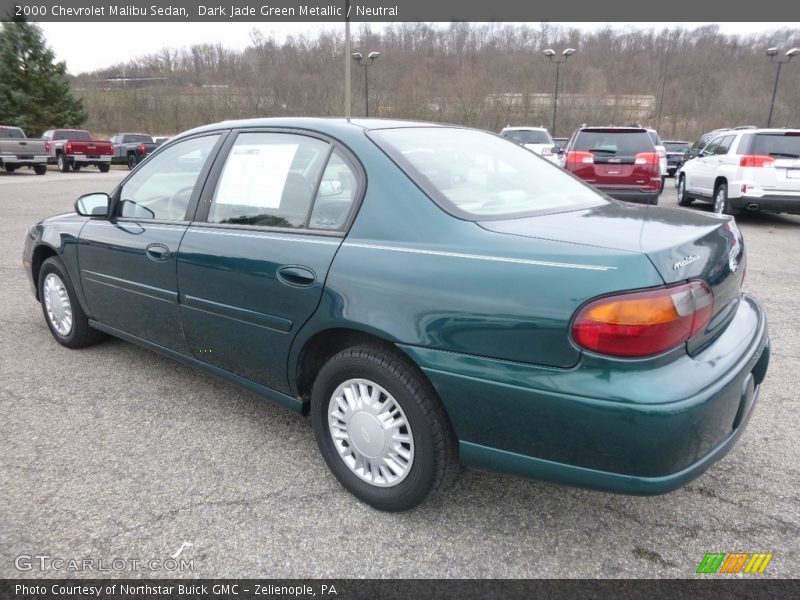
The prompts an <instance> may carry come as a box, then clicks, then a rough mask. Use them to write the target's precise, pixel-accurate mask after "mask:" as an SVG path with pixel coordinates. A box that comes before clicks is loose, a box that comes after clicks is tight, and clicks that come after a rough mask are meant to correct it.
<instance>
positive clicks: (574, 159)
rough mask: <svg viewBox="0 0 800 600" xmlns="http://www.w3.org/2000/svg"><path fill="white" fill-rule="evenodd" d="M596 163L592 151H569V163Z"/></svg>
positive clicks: (578, 164)
mask: <svg viewBox="0 0 800 600" xmlns="http://www.w3.org/2000/svg"><path fill="white" fill-rule="evenodd" d="M592 163H594V155H593V154H592V153H591V152H580V151H577V150H572V151H571V152H567V164H568V165H572V166H575V167H578V166H580V165H591V164H592Z"/></svg>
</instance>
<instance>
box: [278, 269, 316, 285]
mask: <svg viewBox="0 0 800 600" xmlns="http://www.w3.org/2000/svg"><path fill="white" fill-rule="evenodd" d="M278 279H280V280H281V281H282V282H283V283H285V284H286V285H291V286H293V287H309V286H310V285H313V284H314V281H316V279H317V276H316V275H315V274H314V271H312V270H311V269H309V268H308V267H300V266H296V265H292V266H286V267H281V268H280V269H278Z"/></svg>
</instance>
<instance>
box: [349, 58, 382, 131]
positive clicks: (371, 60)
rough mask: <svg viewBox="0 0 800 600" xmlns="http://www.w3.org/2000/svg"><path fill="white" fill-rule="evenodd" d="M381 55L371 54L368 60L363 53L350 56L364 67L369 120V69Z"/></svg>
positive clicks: (365, 104)
mask: <svg viewBox="0 0 800 600" xmlns="http://www.w3.org/2000/svg"><path fill="white" fill-rule="evenodd" d="M380 55H381V53H380V52H370V53H369V54H367V58H364V57H363V56H362V55H361V52H353V54H351V55H350V56H352V57H353V60H354V61H356V64H358V66H360V67H364V110H365V112H366V116H367V118H369V78H368V77H367V68H368V67H369V66H371V65H372V63H374V62H375V59H377V58H378V57H379V56H380Z"/></svg>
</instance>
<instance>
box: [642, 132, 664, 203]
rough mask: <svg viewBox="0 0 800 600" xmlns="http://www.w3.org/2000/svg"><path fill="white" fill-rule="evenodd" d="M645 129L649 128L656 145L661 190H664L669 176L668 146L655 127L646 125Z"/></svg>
mask: <svg viewBox="0 0 800 600" xmlns="http://www.w3.org/2000/svg"><path fill="white" fill-rule="evenodd" d="M645 129H647V133H648V134H649V135H650V139H651V140H653V144H654V145H655V147H656V153H657V154H658V166H659V167H660V168H661V191H662V192H663V191H664V180H666V178H667V148H666V146H664V142H662V141H661V137H660V136H659V135H658V132H657V131H656V130H655V129H653V128H652V127H645Z"/></svg>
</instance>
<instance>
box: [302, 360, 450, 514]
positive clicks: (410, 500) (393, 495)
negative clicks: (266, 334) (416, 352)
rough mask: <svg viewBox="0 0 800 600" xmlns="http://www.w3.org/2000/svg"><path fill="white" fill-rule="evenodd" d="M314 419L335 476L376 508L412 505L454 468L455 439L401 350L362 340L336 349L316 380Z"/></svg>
mask: <svg viewBox="0 0 800 600" xmlns="http://www.w3.org/2000/svg"><path fill="white" fill-rule="evenodd" d="M311 419H312V424H313V429H314V436H315V437H316V440H317V445H318V446H319V449H320V452H321V453H322V456H323V458H324V459H325V462H326V463H327V464H328V467H329V468H330V469H331V471H332V472H333V474H334V475H335V476H336V478H337V479H338V480H339V482H340V483H341V484H342V485H343V486H344V487H345V488H346V489H347V490H348V491H349V492H351V493H352V494H353V495H354V496H356V497H357V498H358V499H360V500H361V501H363V502H366V503H367V504H369V505H371V506H373V507H375V508H377V509H380V510H385V511H393V512H394V511H402V510H408V509H411V508H414V507H415V506H417V505H418V504H420V503H422V502H423V501H425V500H426V499H428V498H429V497H431V496H433V495H434V494H435V493H436V492H437V491H439V490H440V489H442V488H444V487H446V486H447V484H449V483H450V482H451V481H452V479H453V477H454V476H455V473H456V471H457V469H458V442H457V439H456V437H455V433H454V432H453V430H452V426H451V425H450V422H449V420H448V418H447V415H446V413H445V411H444V408H443V407H442V405H441V402H440V401H439V398H438V397H437V396H436V392H435V391H434V390H433V388H432V386H431V385H430V383H429V382H428V381H427V380H426V379H425V377H424V376H423V375H422V373H421V372H419V370H418V369H417V368H416V367H415V366H414V365H413V364H412V363H410V361H409V360H408V359H407V358H406V357H405V356H403V355H401V354H400V353H399V352H398V351H394V350H390V349H386V348H382V347H380V346H378V345H375V346H373V345H363V346H356V347H353V348H349V349H346V350H343V351H341V352H339V353H338V354H336V355H335V356H334V357H333V358H331V359H330V360H329V361H328V362H327V363H326V364H325V365H324V366H323V367H322V369H321V370H320V372H319V375H318V376H317V379H316V381H315V382H314V388H313V391H312V397H311Z"/></svg>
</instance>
